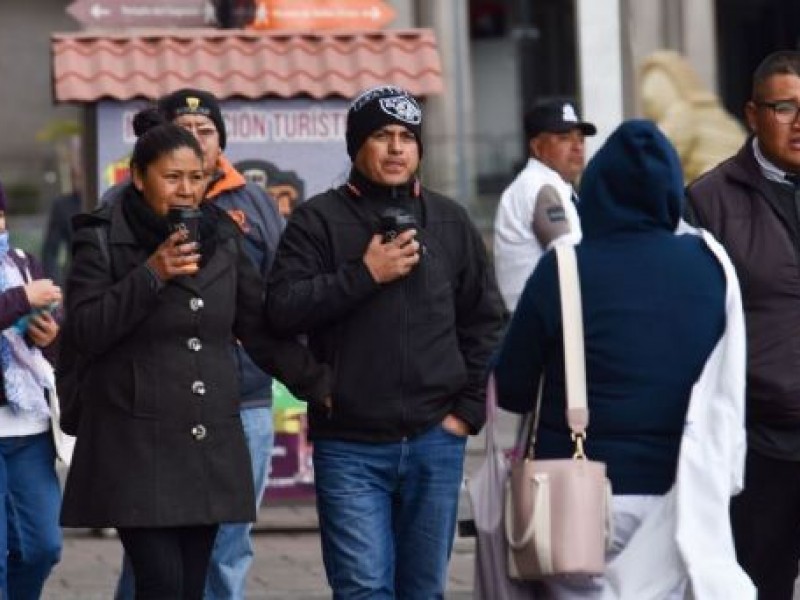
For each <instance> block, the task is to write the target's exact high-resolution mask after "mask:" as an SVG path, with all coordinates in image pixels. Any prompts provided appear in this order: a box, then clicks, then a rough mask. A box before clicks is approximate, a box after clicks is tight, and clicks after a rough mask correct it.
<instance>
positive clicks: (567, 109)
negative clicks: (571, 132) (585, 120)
mask: <svg viewBox="0 0 800 600" xmlns="http://www.w3.org/2000/svg"><path fill="white" fill-rule="evenodd" d="M561 118H562V119H563V120H564V121H569V122H570V123H577V122H578V115H576V114H575V109H574V108H573V107H572V104H565V105H564V107H563V108H562V109H561Z"/></svg>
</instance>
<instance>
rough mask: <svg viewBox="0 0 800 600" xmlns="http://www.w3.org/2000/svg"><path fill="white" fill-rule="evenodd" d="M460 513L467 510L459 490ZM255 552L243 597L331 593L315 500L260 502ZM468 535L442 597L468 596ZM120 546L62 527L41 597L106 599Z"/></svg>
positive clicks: (301, 598)
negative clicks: (61, 543)
mask: <svg viewBox="0 0 800 600" xmlns="http://www.w3.org/2000/svg"><path fill="white" fill-rule="evenodd" d="M499 430H500V434H501V441H502V443H503V445H507V444H510V443H511V442H510V440H511V439H513V430H514V425H513V419H512V418H511V417H506V418H504V420H501V424H500V428H499ZM483 444H484V441H483V437H482V436H481V437H477V438H474V439H472V440H471V441H470V444H469V446H468V453H467V461H466V465H465V474H466V475H467V476H469V475H470V474H471V473H474V471H475V469H477V468H478V466H480V464H481V461H482V458H483V451H482V450H483ZM460 513H461V514H462V516H466V515H468V513H469V506H468V501H467V498H466V494H463V493H462V501H461V506H460ZM253 542H254V550H255V557H254V562H253V567H252V569H251V570H250V576H249V579H248V586H247V600H321V599H323V598H330V593H329V591H328V588H327V585H326V584H325V575H324V571H323V567H322V557H321V554H320V546H319V534H318V531H317V518H316V512H315V509H314V506H313V505H311V504H306V505H286V506H265V507H263V508H262V509H261V511H260V514H259V519H258V523H257V525H256V529H255V531H254V533H253ZM474 548H475V541H474V539H473V538H456V542H455V546H454V548H453V556H452V559H451V561H450V573H449V580H448V586H447V596H446V599H447V600H467V599H468V598H471V597H472V582H473V570H474V569H473V561H474ZM121 556H122V546H121V545H120V543H119V540H118V539H117V538H116V536H113V537H109V538H100V537H95V536H93V535H91V534H90V533H89V532H87V531H86V530H66V531H65V534H64V550H63V553H62V558H61V562H60V563H59V564H58V565H57V566H56V568H55V569H54V570H53V573H52V574H51V576H50V579H49V580H48V582H47V586H46V587H45V590H44V594H43V596H42V598H43V599H44V600H110V599H111V598H113V595H114V586H115V584H116V580H117V577H118V575H119V567H120V559H121Z"/></svg>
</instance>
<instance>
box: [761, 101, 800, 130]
mask: <svg viewBox="0 0 800 600" xmlns="http://www.w3.org/2000/svg"><path fill="white" fill-rule="evenodd" d="M756 106H763V107H766V108H771V109H772V112H773V113H775V120H776V121H777V122H778V123H782V124H784V125H791V124H792V123H794V122H795V121H797V114H798V113H800V105H798V104H797V102H795V101H793V100H778V101H777V102H756Z"/></svg>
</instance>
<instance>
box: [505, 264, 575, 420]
mask: <svg viewBox="0 0 800 600" xmlns="http://www.w3.org/2000/svg"><path fill="white" fill-rule="evenodd" d="M554 258H555V257H554V255H553V253H552V252H550V253H548V254H545V255H544V257H543V258H542V260H541V261H539V264H538V265H537V266H536V268H535V269H534V271H533V274H532V275H531V277H530V279H528V282H527V284H526V285H525V289H524V290H523V292H522V296H520V300H519V304H517V309H516V310H515V311H514V316H513V318H512V319H511V324H510V325H509V327H508V330H507V331H506V334H505V337H504V338H503V342H502V344H501V345H500V349H499V350H498V352H497V354H496V355H495V356H494V358H493V359H492V368H493V370H494V377H495V383H496V384H497V403H498V405H499V406H500V407H501V408H504V409H505V410H508V411H511V412H515V413H526V412H529V411H531V410H532V409H533V407H534V402H535V400H536V395H537V392H538V386H539V380H540V378H541V375H542V371H543V369H544V363H545V360H546V348H548V347H553V345H554V344H556V345H557V340H556V336H557V335H558V334H557V333H556V331H557V330H559V328H560V323H561V319H560V309H561V305H560V300H559V293H558V277H557V269H556V263H555V260H554Z"/></svg>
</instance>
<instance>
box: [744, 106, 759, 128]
mask: <svg viewBox="0 0 800 600" xmlns="http://www.w3.org/2000/svg"><path fill="white" fill-rule="evenodd" d="M744 118H745V120H746V121H747V128H748V129H749V130H750V131H751V132H753V133H758V106H756V103H755V102H753V101H752V100H748V101H747V104H745V105H744Z"/></svg>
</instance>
